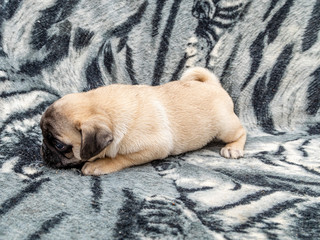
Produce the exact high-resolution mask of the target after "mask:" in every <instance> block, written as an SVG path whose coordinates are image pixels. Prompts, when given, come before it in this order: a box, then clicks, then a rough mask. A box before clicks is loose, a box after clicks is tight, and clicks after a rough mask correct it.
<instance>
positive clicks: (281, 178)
mask: <svg viewBox="0 0 320 240" xmlns="http://www.w3.org/2000/svg"><path fill="white" fill-rule="evenodd" d="M265 176H266V177H268V178H272V179H276V180H280V181H284V182H291V183H294V184H303V185H310V186H317V187H318V186H319V182H306V181H303V180H296V179H292V178H285V177H280V176H273V175H268V174H267V175H265Z"/></svg>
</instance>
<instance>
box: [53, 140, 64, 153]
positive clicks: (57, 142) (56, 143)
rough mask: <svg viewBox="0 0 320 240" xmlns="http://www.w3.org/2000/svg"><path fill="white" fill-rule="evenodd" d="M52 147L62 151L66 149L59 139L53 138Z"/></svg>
mask: <svg viewBox="0 0 320 240" xmlns="http://www.w3.org/2000/svg"><path fill="white" fill-rule="evenodd" d="M54 147H55V148H56V149H57V150H58V151H60V152H62V151H64V150H66V148H67V145H65V144H63V143H62V142H60V141H59V140H55V141H54Z"/></svg>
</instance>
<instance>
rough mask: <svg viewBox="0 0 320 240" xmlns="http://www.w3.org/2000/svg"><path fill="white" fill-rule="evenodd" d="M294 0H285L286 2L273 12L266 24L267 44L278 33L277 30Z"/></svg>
mask: <svg viewBox="0 0 320 240" xmlns="http://www.w3.org/2000/svg"><path fill="white" fill-rule="evenodd" d="M293 3H294V0H287V1H286V3H285V4H284V5H283V6H282V7H281V8H280V9H279V11H278V12H276V13H275V14H274V16H273V17H272V19H271V20H270V22H269V23H268V25H267V29H266V33H267V35H268V44H271V43H272V42H273V41H274V40H275V39H276V37H277V36H278V35H279V30H280V28H281V26H282V23H283V22H284V20H285V19H286V18H287V16H288V14H289V12H290V8H291V7H292V5H293Z"/></svg>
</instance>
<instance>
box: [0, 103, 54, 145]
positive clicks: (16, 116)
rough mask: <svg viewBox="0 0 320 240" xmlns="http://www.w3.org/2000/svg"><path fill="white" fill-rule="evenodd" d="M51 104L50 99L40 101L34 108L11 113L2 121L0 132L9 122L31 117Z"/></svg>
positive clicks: (40, 112)
mask: <svg viewBox="0 0 320 240" xmlns="http://www.w3.org/2000/svg"><path fill="white" fill-rule="evenodd" d="M51 104H52V101H45V102H42V103H41V104H40V105H38V106H35V108H34V109H28V110H26V111H24V112H19V113H15V114H12V115H11V116H10V117H9V118H7V120H6V121H4V122H3V125H2V127H1V128H0V134H1V133H2V132H3V130H4V129H5V128H6V127H7V125H8V124H10V123H11V122H13V121H15V120H23V119H26V118H32V117H34V116H35V115H37V114H42V113H43V111H44V110H45V109H46V108H47V107H48V106H49V105H51ZM0 151H1V149H0Z"/></svg>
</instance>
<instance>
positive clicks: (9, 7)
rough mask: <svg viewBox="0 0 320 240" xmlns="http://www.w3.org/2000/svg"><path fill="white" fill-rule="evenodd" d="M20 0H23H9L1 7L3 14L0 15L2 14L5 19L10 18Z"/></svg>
mask: <svg viewBox="0 0 320 240" xmlns="http://www.w3.org/2000/svg"><path fill="white" fill-rule="evenodd" d="M22 1H23V0H9V2H8V3H6V4H5V5H4V7H3V15H0V16H3V18H4V19H6V20H10V19H11V18H12V17H13V15H14V14H15V13H16V11H17V10H18V8H19V7H20V5H21V2H22Z"/></svg>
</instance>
